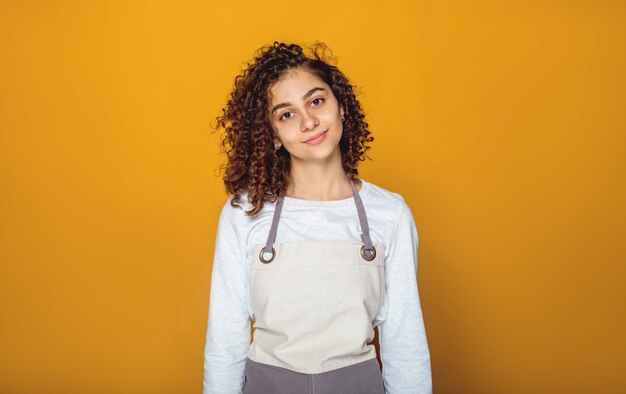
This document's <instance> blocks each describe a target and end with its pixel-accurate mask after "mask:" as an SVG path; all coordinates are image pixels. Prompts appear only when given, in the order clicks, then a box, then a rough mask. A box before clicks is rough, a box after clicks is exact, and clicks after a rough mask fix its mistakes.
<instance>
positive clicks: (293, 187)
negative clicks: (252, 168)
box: [285, 157, 360, 201]
mask: <svg viewBox="0 0 626 394" xmlns="http://www.w3.org/2000/svg"><path fill="white" fill-rule="evenodd" d="M355 186H356V188H357V190H359V186H360V185H359V182H356V181H355ZM285 195H286V196H287V197H291V198H298V199H302V200H315V201H329V200H343V199H345V198H350V197H352V186H350V179H349V178H348V176H347V175H346V173H345V172H344V170H343V166H342V164H341V157H339V160H332V161H330V162H311V161H309V162H299V161H292V163H291V171H290V181H289V185H288V186H287V191H286V193H285Z"/></svg>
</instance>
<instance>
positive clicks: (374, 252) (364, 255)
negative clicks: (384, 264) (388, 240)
mask: <svg viewBox="0 0 626 394" xmlns="http://www.w3.org/2000/svg"><path fill="white" fill-rule="evenodd" d="M372 252H373V253H372V255H371V256H367V255H366V254H365V245H363V246H361V256H363V258H364V259H365V260H367V261H372V260H374V258H375V257H376V248H375V247H373V246H372Z"/></svg>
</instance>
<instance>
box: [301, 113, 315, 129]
mask: <svg viewBox="0 0 626 394" xmlns="http://www.w3.org/2000/svg"><path fill="white" fill-rule="evenodd" d="M318 124H320V122H319V120H318V119H317V118H316V117H315V116H311V115H309V112H308V111H304V112H303V113H302V123H301V124H300V130H301V131H307V130H313V129H314V128H315V126H317V125H318Z"/></svg>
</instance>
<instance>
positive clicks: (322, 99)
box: [311, 97, 326, 103]
mask: <svg viewBox="0 0 626 394" xmlns="http://www.w3.org/2000/svg"><path fill="white" fill-rule="evenodd" d="M317 100H321V101H326V99H325V98H323V97H317V98H314V99H313V100H311V102H312V103H313V102H315V101H317Z"/></svg>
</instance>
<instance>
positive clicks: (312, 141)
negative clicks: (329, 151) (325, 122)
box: [304, 130, 328, 144]
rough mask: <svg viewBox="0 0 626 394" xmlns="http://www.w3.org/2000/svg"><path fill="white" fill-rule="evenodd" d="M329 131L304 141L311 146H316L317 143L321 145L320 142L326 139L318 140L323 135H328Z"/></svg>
mask: <svg viewBox="0 0 626 394" xmlns="http://www.w3.org/2000/svg"><path fill="white" fill-rule="evenodd" d="M327 131H328V130H326V131H322V132H321V133H318V134H315V135H314V136H313V137H311V138H309V139H307V140H306V141H304V142H305V143H309V144H315V143H319V142H320V141H322V140H323V139H324V138H325V137H321V138H318V137H320V136H322V135H323V134H326V132H327Z"/></svg>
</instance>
